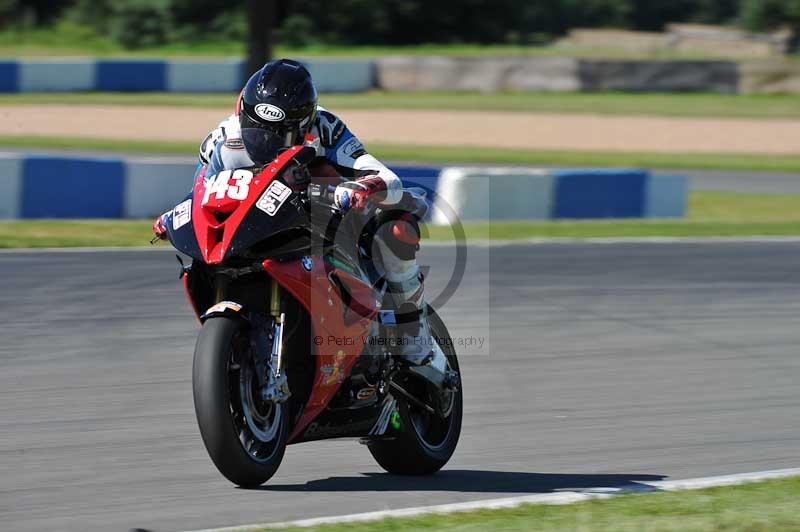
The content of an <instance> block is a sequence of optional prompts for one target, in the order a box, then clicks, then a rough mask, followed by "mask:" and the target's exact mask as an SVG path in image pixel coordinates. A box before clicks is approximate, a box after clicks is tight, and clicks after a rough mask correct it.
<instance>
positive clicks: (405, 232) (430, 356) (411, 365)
mask: <svg viewBox="0 0 800 532" xmlns="http://www.w3.org/2000/svg"><path fill="white" fill-rule="evenodd" d="M397 224H399V226H398V225H397ZM398 227H400V229H399V230H398V229H397V228H398ZM414 236H416V238H414ZM376 240H377V244H378V250H379V251H380V256H381V262H382V266H383V272H382V273H383V277H384V279H385V280H386V282H387V290H386V295H385V297H384V304H383V310H384V311H388V312H384V313H383V315H384V316H385V317H386V319H384V325H385V326H386V329H387V334H388V335H389V336H390V337H391V338H390V340H391V343H392V345H393V346H394V353H395V356H396V358H397V359H398V360H399V361H400V362H401V363H402V364H403V365H404V366H406V368H407V369H408V371H410V372H412V373H416V374H418V375H420V376H421V377H423V378H425V379H427V380H428V381H430V382H432V383H433V384H435V385H437V386H439V387H441V386H443V385H446V381H447V378H448V374H447V358H446V357H445V354H444V352H443V351H442V348H441V346H440V345H439V340H440V339H439V338H436V337H435V336H434V335H433V334H432V332H431V329H430V325H429V323H428V307H427V304H426V302H425V296H424V292H425V286H424V284H423V279H422V275H421V273H420V271H419V266H418V265H417V259H416V251H417V249H418V243H419V228H418V226H417V225H416V223H413V221H412V222H409V221H407V220H406V221H402V220H401V221H398V222H395V223H389V224H386V225H385V226H384V227H382V230H381V231H380V232H379V234H378V238H377V239H376Z"/></svg>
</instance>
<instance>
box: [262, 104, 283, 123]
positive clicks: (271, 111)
mask: <svg viewBox="0 0 800 532" xmlns="http://www.w3.org/2000/svg"><path fill="white" fill-rule="evenodd" d="M255 111H256V114H257V115H258V116H260V117H261V118H263V119H264V120H269V121H270V122H280V121H281V120H283V119H284V118H286V113H284V112H283V109H281V108H280V107H276V106H274V105H272V104H269V103H260V104H258V105H256V109H255Z"/></svg>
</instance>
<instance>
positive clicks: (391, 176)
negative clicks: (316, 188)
mask: <svg viewBox="0 0 800 532" xmlns="http://www.w3.org/2000/svg"><path fill="white" fill-rule="evenodd" d="M318 128H319V138H320V143H321V145H322V149H323V150H324V152H325V157H326V158H327V159H328V161H329V162H330V163H331V164H333V165H334V166H335V167H336V169H337V170H338V171H339V172H340V173H341V175H343V176H344V177H348V178H352V179H359V178H361V179H365V178H367V179H368V178H369V177H370V176H374V177H376V178H377V179H379V180H380V182H381V185H385V187H386V188H385V190H386V194H385V199H383V200H382V201H381V204H382V205H393V204H395V203H398V202H399V201H400V200H401V199H402V197H403V184H402V182H401V181H400V178H399V177H397V174H395V173H394V172H392V171H391V170H390V169H389V168H388V167H387V166H386V165H385V164H383V163H382V162H380V161H379V160H378V159H376V158H375V157H373V156H372V155H370V154H369V153H367V150H366V148H364V145H363V144H362V143H361V141H360V140H358V138H356V136H355V135H353V133H352V132H351V131H350V130H349V129H348V128H347V126H346V125H345V124H344V122H342V121H341V119H339V118H338V117H337V116H336V115H334V114H333V113H331V112H329V111H326V110H324V109H322V108H320V112H319V122H318Z"/></svg>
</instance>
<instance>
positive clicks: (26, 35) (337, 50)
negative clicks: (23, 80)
mask: <svg viewBox="0 0 800 532" xmlns="http://www.w3.org/2000/svg"><path fill="white" fill-rule="evenodd" d="M192 37H196V36H195V35H192ZM245 53H246V50H245V43H244V41H238V40H230V39H229V40H219V39H217V40H214V39H213V38H208V36H205V37H203V36H199V38H194V39H192V40H191V41H188V40H184V41H177V42H172V43H168V44H163V45H158V46H149V47H145V48H141V49H136V50H130V49H126V48H124V47H123V46H121V45H120V43H118V42H116V41H114V40H113V39H111V38H109V37H106V36H103V35H100V34H99V33H98V32H96V31H95V30H93V29H92V28H91V27H87V26H84V25H80V24H75V23H73V22H70V21H68V20H62V21H60V22H58V23H56V24H54V25H52V26H48V27H40V28H31V27H27V26H24V25H22V26H18V27H17V26H14V25H11V26H10V27H8V28H6V29H4V30H3V31H2V32H0V55H2V56H5V57H39V56H46V57H57V56H74V55H82V56H86V55H90V56H119V57H203V56H207V57H221V56H237V57H244V55H245ZM398 54H401V55H448V56H574V57H600V58H607V57H611V58H625V59H645V58H646V59H705V58H712V57H714V54H712V53H698V52H685V51H671V50H670V51H656V52H649V51H631V50H626V49H625V48H623V47H616V46H605V47H598V46H586V45H576V44H569V43H553V44H550V45H542V46H528V45H514V44H494V45H487V44H417V45H409V46H397V45H393V46H364V45H361V46H352V45H329V44H312V45H309V46H304V47H287V46H282V45H278V46H277V48H276V49H275V56H276V57H293V56H300V57H303V56H306V57H314V56H322V57H325V56H354V57H377V56H385V55H398Z"/></svg>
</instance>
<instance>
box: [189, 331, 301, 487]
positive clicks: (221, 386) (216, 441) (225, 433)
mask: <svg viewBox="0 0 800 532" xmlns="http://www.w3.org/2000/svg"><path fill="white" fill-rule="evenodd" d="M192 388H193V393H194V408H195V414H196V415H197V423H198V425H199V426H200V434H201V436H202V437H203V443H204V444H205V447H206V450H207V451H208V454H209V456H210V457H211V460H212V461H213V462H214V465H215V466H216V467H217V469H218V470H219V472H220V473H222V474H223V476H225V478H227V479H228V480H230V481H231V482H233V483H234V484H236V485H238V486H242V487H256V486H260V485H261V484H263V483H264V482H266V481H267V480H269V479H270V478H271V477H272V476H273V475H274V474H275V472H276V471H277V470H278V466H280V464H281V461H282V460H283V454H284V452H285V450H286V441H287V439H288V437H289V414H288V405H285V404H278V403H273V402H267V401H263V400H262V399H261V393H260V388H259V385H258V379H257V378H256V371H255V360H254V357H253V353H252V351H251V347H250V338H249V329H248V326H247V323H246V322H245V321H244V320H241V319H237V318H229V317H215V318H210V319H208V320H207V321H206V322H205V323H204V324H203V328H202V330H201V331H200V336H199V337H198V339H197V345H196V347H195V351H194V366H193V371H192Z"/></svg>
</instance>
